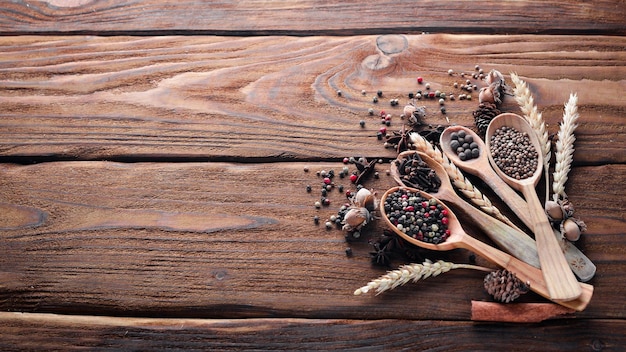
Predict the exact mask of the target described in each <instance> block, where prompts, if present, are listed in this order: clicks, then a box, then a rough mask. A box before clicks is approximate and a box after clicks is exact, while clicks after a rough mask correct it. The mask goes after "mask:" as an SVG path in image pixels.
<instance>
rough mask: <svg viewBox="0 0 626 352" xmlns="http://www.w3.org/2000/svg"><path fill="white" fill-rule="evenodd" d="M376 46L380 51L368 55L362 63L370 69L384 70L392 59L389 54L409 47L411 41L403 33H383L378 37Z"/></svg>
mask: <svg viewBox="0 0 626 352" xmlns="http://www.w3.org/2000/svg"><path fill="white" fill-rule="evenodd" d="M376 47H377V48H378V50H379V51H380V52H379V53H378V54H373V55H370V56H368V57H366V58H365V59H364V60H363V62H362V65H363V67H366V68H368V69H370V70H382V69H384V68H386V67H388V66H389V65H390V64H391V62H392V59H391V58H390V57H389V55H393V54H398V53H401V52H403V51H404V50H406V49H407V48H408V47H409V42H408V40H407V39H406V37H405V36H403V35H381V36H379V37H378V38H376Z"/></svg>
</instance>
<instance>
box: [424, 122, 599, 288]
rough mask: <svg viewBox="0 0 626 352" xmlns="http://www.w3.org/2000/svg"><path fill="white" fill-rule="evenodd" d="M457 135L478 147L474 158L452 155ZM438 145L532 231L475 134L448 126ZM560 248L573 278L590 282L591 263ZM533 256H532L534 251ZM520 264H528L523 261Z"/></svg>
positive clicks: (524, 209) (571, 248)
mask: <svg viewBox="0 0 626 352" xmlns="http://www.w3.org/2000/svg"><path fill="white" fill-rule="evenodd" d="M459 131H464V132H465V134H466V135H471V136H472V137H473V139H474V142H475V143H476V144H478V149H479V150H480V154H479V156H478V158H476V159H471V160H461V158H459V157H458V155H457V154H456V152H455V151H454V150H452V148H451V147H450V142H451V140H452V138H451V134H452V133H453V132H457V133H458V132H459ZM439 141H440V145H441V149H442V151H443V153H444V154H445V155H446V156H447V157H448V159H450V160H451V161H452V162H453V163H454V164H455V165H456V166H457V167H458V168H459V169H461V170H463V171H465V172H467V173H469V174H472V175H474V176H476V177H478V178H480V179H481V180H482V181H483V182H484V183H485V184H486V185H487V186H489V187H490V188H491V189H492V190H493V191H494V192H495V193H496V194H497V195H498V197H500V199H502V201H503V202H504V203H506V205H508V207H509V208H510V209H511V210H512V211H513V212H514V213H515V215H517V217H518V218H519V219H520V220H521V221H522V222H523V223H524V224H525V225H526V226H527V227H528V228H529V229H531V230H532V229H533V226H534V223H533V220H532V219H531V215H530V212H529V211H528V203H526V201H525V200H524V198H522V197H521V196H520V195H519V193H517V192H516V191H515V190H513V188H511V186H509V184H507V183H506V182H505V181H504V180H503V179H502V178H500V176H498V174H496V172H495V171H494V170H493V168H492V167H491V164H490V162H489V149H487V145H486V144H485V142H483V140H482V139H481V138H480V137H479V136H478V135H477V134H476V133H474V131H472V130H471V129H469V128H466V127H463V126H450V127H448V128H446V129H445V130H444V131H443V133H442V134H441V138H440V139H439ZM427 163H429V162H427ZM434 195H435V196H436V197H439V198H440V199H442V200H446V199H444V198H443V197H440V196H439V195H437V194H434ZM552 234H553V235H554V236H555V237H556V238H557V240H558V239H560V238H561V236H562V235H561V232H560V231H558V230H555V229H553V230H552ZM534 245H535V243H534V241H533V246H534ZM561 245H562V248H561V251H562V252H563V254H564V255H565V259H566V260H567V263H568V265H569V267H570V269H571V270H572V271H573V272H574V274H576V276H578V278H579V279H580V280H581V281H583V282H587V281H589V280H591V279H592V278H593V277H594V275H595V274H596V266H595V265H594V264H593V262H592V261H591V260H590V259H589V258H588V257H587V256H586V255H585V254H583V253H582V252H581V251H580V250H579V249H578V248H577V247H576V246H575V245H573V244H571V243H569V242H564V243H562V244H561ZM501 248H504V247H501ZM507 252H509V253H511V254H513V255H515V256H516V257H517V258H519V259H522V260H524V259H523V257H520V256H518V255H516V254H515V253H514V252H511V251H508V250H507ZM534 252H536V247H535V249H534ZM537 260H538V257H537ZM524 261H525V262H527V263H530V262H528V261H526V260H524Z"/></svg>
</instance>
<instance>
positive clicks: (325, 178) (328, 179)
mask: <svg viewBox="0 0 626 352" xmlns="http://www.w3.org/2000/svg"><path fill="white" fill-rule="evenodd" d="M331 182H332V181H331V180H330V178H329V177H324V184H327V185H329V184H330V183H331Z"/></svg>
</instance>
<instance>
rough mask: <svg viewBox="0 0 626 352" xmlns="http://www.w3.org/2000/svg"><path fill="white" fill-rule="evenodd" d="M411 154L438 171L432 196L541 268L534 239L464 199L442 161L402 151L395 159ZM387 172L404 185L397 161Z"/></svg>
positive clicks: (496, 240) (496, 242) (422, 154)
mask: <svg viewBox="0 0 626 352" xmlns="http://www.w3.org/2000/svg"><path fill="white" fill-rule="evenodd" d="M414 153H417V154H418V155H419V157H420V158H421V159H422V160H423V161H424V162H425V163H426V164H427V165H428V167H429V168H431V169H432V170H433V171H435V174H437V177H439V179H440V180H441V186H439V189H438V190H437V192H430V194H431V195H432V196H434V197H436V198H438V199H440V200H443V201H446V202H449V203H450V204H454V205H456V206H457V207H458V208H459V210H461V211H462V212H463V213H464V214H465V215H466V216H467V218H471V219H472V220H473V221H474V223H476V224H477V225H478V226H479V227H480V228H481V229H482V230H483V231H484V233H485V234H486V235H487V236H489V238H490V239H491V240H492V241H493V242H494V243H495V244H496V245H497V246H498V247H499V248H500V249H502V250H504V251H505V252H507V253H510V254H511V255H513V256H514V257H516V258H518V259H520V260H522V261H523V262H526V263H528V264H530V265H532V266H534V267H536V268H539V267H540V263H539V255H538V254H537V246H536V244H535V241H534V240H533V239H532V238H530V237H529V236H528V235H527V234H525V233H524V232H522V231H520V230H518V229H514V228H512V227H510V226H509V225H507V224H505V223H504V222H502V221H500V220H498V219H495V218H493V217H492V216H490V215H488V214H486V213H484V212H482V211H480V210H479V209H477V208H475V207H474V206H472V205H471V204H469V203H467V202H466V201H465V200H463V198H461V197H460V196H459V195H458V194H457V193H456V191H455V190H454V187H453V186H452V183H451V182H450V178H449V177H448V174H447V173H446V170H444V168H443V166H442V165H441V164H439V163H438V162H437V161H435V160H434V159H432V158H431V157H429V156H428V155H426V154H425V153H422V152H416V151H406V152H402V153H400V154H399V155H398V159H399V160H402V159H406V158H408V157H409V156H410V155H411V154H414ZM390 172H391V176H392V177H393V178H394V180H395V181H396V182H397V183H398V185H400V186H404V184H403V183H402V178H401V176H400V172H399V170H398V167H397V166H396V163H392V167H391V168H390Z"/></svg>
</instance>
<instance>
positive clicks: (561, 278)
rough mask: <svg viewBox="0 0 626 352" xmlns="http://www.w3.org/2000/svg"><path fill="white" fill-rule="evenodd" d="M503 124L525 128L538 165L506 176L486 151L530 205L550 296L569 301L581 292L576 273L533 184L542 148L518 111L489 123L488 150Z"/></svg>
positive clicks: (503, 175) (517, 128)
mask: <svg viewBox="0 0 626 352" xmlns="http://www.w3.org/2000/svg"><path fill="white" fill-rule="evenodd" d="M502 126H508V127H512V128H515V129H516V130H518V131H520V132H525V133H526V134H527V135H528V137H529V138H530V141H531V142H532V145H533V146H534V148H535V150H536V151H537V155H538V160H537V168H536V170H535V172H534V173H533V175H532V176H530V177H528V178H525V179H521V180H517V179H514V178H512V177H509V176H508V175H507V174H505V173H504V172H503V171H502V170H500V168H499V167H498V166H497V165H496V164H495V162H494V160H493V157H492V155H491V153H487V154H488V156H489V161H490V162H491V165H492V166H493V168H494V170H495V171H496V173H497V174H498V176H500V178H502V179H503V180H504V181H505V182H506V183H508V184H509V185H510V186H511V187H513V188H515V189H516V190H518V191H520V192H522V194H523V195H524V198H525V199H526V202H527V203H528V206H529V211H528V212H529V213H530V216H531V225H532V226H531V229H532V230H533V232H534V233H535V240H536V242H537V252H538V253H539V261H540V262H541V269H542V272H543V275H544V278H545V282H546V285H547V287H548V291H549V293H550V297H551V299H552V300H555V301H569V300H573V299H576V298H577V297H579V296H580V295H581V289H580V285H579V283H578V281H576V277H575V276H574V274H573V273H572V271H571V270H570V268H569V265H568V264H567V261H566V260H565V257H564V256H563V252H562V251H561V247H560V246H559V242H558V241H557V239H556V238H555V237H554V233H553V232H552V227H551V226H550V223H549V222H548V217H547V215H546V213H545V211H544V208H543V206H542V205H541V203H540V202H539V198H538V197H537V193H536V191H535V186H536V185H537V183H538V182H539V179H540V178H541V174H542V167H543V155H542V152H541V150H542V149H541V145H540V143H539V140H538V138H537V136H536V135H535V132H534V131H533V129H532V127H530V125H529V124H528V123H527V122H526V120H524V118H522V117H521V116H519V115H516V114H511V113H505V114H500V115H498V116H496V117H495V118H494V119H493V120H491V122H490V123H489V127H488V128H487V134H486V137H485V139H486V141H487V150H491V149H490V139H491V136H493V135H494V134H495V132H496V130H497V129H498V128H500V127H502Z"/></svg>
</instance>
